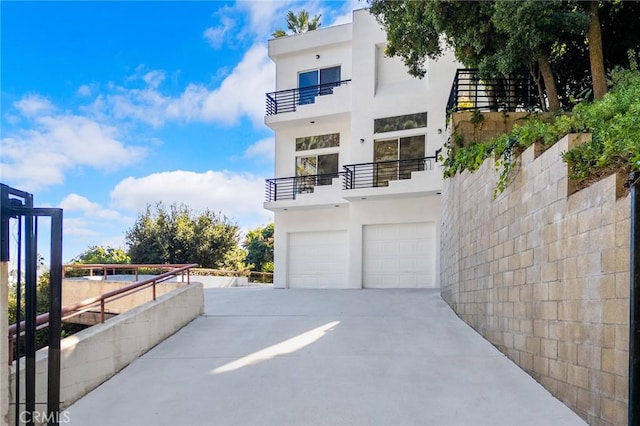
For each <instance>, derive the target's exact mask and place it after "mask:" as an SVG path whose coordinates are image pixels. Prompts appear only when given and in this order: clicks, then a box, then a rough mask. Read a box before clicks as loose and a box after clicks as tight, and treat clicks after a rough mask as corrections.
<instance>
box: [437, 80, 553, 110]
mask: <svg viewBox="0 0 640 426" xmlns="http://www.w3.org/2000/svg"><path fill="white" fill-rule="evenodd" d="M539 109H540V100H539V98H538V96H537V90H536V86H535V83H534V82H533V79H532V78H531V75H530V74H529V73H528V72H519V73H512V74H511V75H510V76H509V78H481V77H480V73H479V71H478V70H476V69H458V70H456V75H455V78H454V80H453V85H452V86H451V92H450V93H449V101H448V102H447V110H446V113H447V116H448V115H449V114H451V113H452V112H457V111H465V110H479V111H531V110H539Z"/></svg>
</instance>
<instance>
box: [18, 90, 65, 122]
mask: <svg viewBox="0 0 640 426" xmlns="http://www.w3.org/2000/svg"><path fill="white" fill-rule="evenodd" d="M13 106H14V107H15V108H16V109H17V110H18V111H19V112H20V114H22V115H24V116H26V117H32V116H35V115H38V114H41V113H48V112H51V111H53V110H54V109H55V108H54V106H53V104H52V103H51V102H50V101H49V100H48V99H46V98H44V97H42V96H40V95H37V94H32V95H26V96H24V97H23V98H22V99H20V100H19V101H17V102H15V103H14V104H13Z"/></svg>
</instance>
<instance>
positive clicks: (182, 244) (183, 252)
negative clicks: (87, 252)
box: [125, 203, 240, 268]
mask: <svg viewBox="0 0 640 426" xmlns="http://www.w3.org/2000/svg"><path fill="white" fill-rule="evenodd" d="M125 240H126V242H127V245H128V247H129V251H128V254H129V256H130V257H131V261H132V262H134V263H197V264H199V265H200V266H201V267H203V268H227V267H234V268H237V267H239V266H240V265H239V264H238V263H239V262H238V257H239V256H238V254H237V253H234V251H236V250H237V249H238V247H239V240H240V230H239V228H238V226H237V225H236V224H234V223H231V222H230V221H229V220H228V219H227V218H226V216H223V215H221V214H216V213H214V212H212V211H210V210H205V211H203V212H201V213H198V214H196V213H195V212H194V211H192V210H191V209H190V208H189V207H187V206H185V205H183V204H181V205H177V204H172V205H171V206H170V207H169V208H168V209H167V208H166V207H165V206H164V204H162V203H158V204H156V205H155V207H153V208H152V207H151V206H147V208H146V210H145V211H144V212H142V213H141V214H139V215H138V218H137V220H136V222H135V224H134V225H133V227H131V228H130V229H129V230H127V232H126V235H125Z"/></svg>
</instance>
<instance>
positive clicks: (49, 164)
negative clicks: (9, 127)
mask: <svg viewBox="0 0 640 426" xmlns="http://www.w3.org/2000/svg"><path fill="white" fill-rule="evenodd" d="M38 105H40V106H38ZM47 105H48V106H47ZM17 108H19V109H20V111H21V112H22V113H23V114H24V115H25V116H27V117H28V118H30V119H31V120H32V122H31V128H30V129H28V130H26V129H21V130H17V131H14V132H6V133H9V134H8V135H7V136H6V137H3V138H2V161H1V163H0V166H1V168H2V176H3V179H6V180H7V181H10V182H11V183H12V184H15V185H17V186H19V187H21V188H23V189H24V190H27V191H29V190H30V191H34V190H36V189H40V188H45V187H48V186H51V185H56V184H61V183H63V182H64V175H65V172H67V171H68V170H70V169H72V168H74V167H91V168H94V169H98V170H115V169H118V168H120V167H122V166H126V165H129V164H132V163H135V162H136V161H138V160H139V159H141V158H142V157H144V155H145V154H146V151H145V150H144V149H143V148H140V147H131V146H126V145H125V144H124V143H123V142H122V141H121V140H120V134H119V132H118V130H117V129H116V128H115V127H112V126H108V125H105V124H101V123H98V122H97V121H94V120H91V119H89V118H87V117H83V116H78V115H55V114H47V113H48V112H51V110H53V109H54V108H53V105H52V104H51V103H50V102H49V101H47V100H46V99H44V98H38V102H35V101H34V98H33V97H32V96H28V97H25V98H23V100H22V101H19V102H17ZM38 112H41V113H44V115H41V116H38V117H33V116H30V115H33V114H36V113H38Z"/></svg>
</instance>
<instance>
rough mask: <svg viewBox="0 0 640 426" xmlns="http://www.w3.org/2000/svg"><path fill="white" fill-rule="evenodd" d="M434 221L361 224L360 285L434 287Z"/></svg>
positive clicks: (376, 286) (373, 286)
mask: <svg viewBox="0 0 640 426" xmlns="http://www.w3.org/2000/svg"><path fill="white" fill-rule="evenodd" d="M435 253H436V251H435V223H433V222H421V223H397V224H383V225H365V226H364V227H363V286H364V287H368V288H416V287H427V288H431V287H435V284H436V280H435V258H436V256H435Z"/></svg>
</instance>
